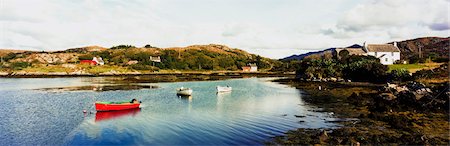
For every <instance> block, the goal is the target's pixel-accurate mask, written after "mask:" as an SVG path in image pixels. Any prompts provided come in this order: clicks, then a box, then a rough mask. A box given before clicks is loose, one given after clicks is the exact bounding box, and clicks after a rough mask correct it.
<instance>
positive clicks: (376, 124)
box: [266, 79, 450, 145]
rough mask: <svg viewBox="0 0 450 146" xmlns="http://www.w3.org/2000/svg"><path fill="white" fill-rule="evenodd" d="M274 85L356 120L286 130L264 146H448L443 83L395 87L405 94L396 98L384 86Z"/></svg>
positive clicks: (294, 82) (292, 82) (446, 97)
mask: <svg viewBox="0 0 450 146" xmlns="http://www.w3.org/2000/svg"><path fill="white" fill-rule="evenodd" d="M276 82H279V83H282V84H287V85H291V86H293V87H296V88H298V89H300V90H303V91H305V94H304V95H303V96H302V99H303V100H305V101H306V102H307V103H308V104H311V105H314V106H318V107H321V108H322V109H323V110H324V111H325V112H333V113H334V115H335V116H336V117H338V118H343V119H346V118H356V119H358V120H353V121H352V120H350V121H346V120H344V121H337V123H340V124H341V125H342V127H339V128H334V129H330V128H325V129H308V128H300V129H297V130H292V131H289V132H287V133H286V134H285V135H283V136H278V137H274V138H273V139H272V141H269V142H267V143H266V144H267V145H314V144H323V145H359V144H369V145H449V141H450V134H449V132H448V131H450V128H449V120H448V119H449V109H448V108H449V107H448V104H449V95H448V94H450V93H449V92H448V91H449V90H448V86H449V85H448V83H444V84H437V85H434V86H430V87H425V86H424V85H421V84H414V83H408V84H406V85H404V86H400V85H398V86H397V87H400V88H402V90H403V89H405V88H406V89H407V91H400V92H398V91H397V90H396V89H397V87H394V86H392V85H391V87H389V86H388V85H384V84H371V83H348V82H306V81H298V80H295V79H280V80H276ZM393 87H394V88H393ZM429 91H430V92H429ZM299 118H301V117H299Z"/></svg>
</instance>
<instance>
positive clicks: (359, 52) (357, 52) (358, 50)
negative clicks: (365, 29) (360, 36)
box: [336, 48, 366, 55]
mask: <svg viewBox="0 0 450 146" xmlns="http://www.w3.org/2000/svg"><path fill="white" fill-rule="evenodd" d="M342 50H347V51H348V54H349V55H363V54H366V52H365V51H364V50H363V49H362V48H339V49H336V52H337V53H338V54H339V52H340V51H342Z"/></svg>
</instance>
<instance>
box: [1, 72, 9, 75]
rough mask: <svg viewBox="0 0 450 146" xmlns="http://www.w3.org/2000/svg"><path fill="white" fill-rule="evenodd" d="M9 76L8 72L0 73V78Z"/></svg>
mask: <svg viewBox="0 0 450 146" xmlns="http://www.w3.org/2000/svg"><path fill="white" fill-rule="evenodd" d="M7 75H9V72H0V76H7Z"/></svg>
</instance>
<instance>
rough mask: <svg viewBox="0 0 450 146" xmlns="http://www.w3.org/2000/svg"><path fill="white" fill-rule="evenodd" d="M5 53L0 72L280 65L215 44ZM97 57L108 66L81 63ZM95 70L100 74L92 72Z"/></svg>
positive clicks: (267, 67)
mask: <svg viewBox="0 0 450 146" xmlns="http://www.w3.org/2000/svg"><path fill="white" fill-rule="evenodd" d="M0 52H1V51H0ZM4 52H5V53H3V55H1V56H2V58H3V62H2V63H1V64H0V65H1V66H0V70H9V71H11V70H23V71H30V72H33V71H34V72H77V71H80V70H81V71H85V72H108V71H118V70H120V71H122V72H130V71H140V72H153V71H170V70H172V71H222V70H226V71H239V70H241V67H242V66H246V65H247V64H249V63H256V64H257V66H258V68H259V70H261V71H268V70H270V69H272V67H273V66H274V64H276V63H277V62H278V61H275V60H272V59H268V58H264V57H261V56H258V55H254V54H249V53H247V52H245V51H243V50H240V49H235V48H229V47H227V46H224V45H215V44H210V45H193V46H187V47H172V48H157V47H152V46H150V45H147V46H145V47H142V48H139V47H135V46H130V45H119V46H114V47H111V48H104V47H99V46H88V47H81V48H72V49H67V50H64V51H56V52H6V51H4ZM151 56H160V57H161V61H162V62H161V63H158V62H152V61H151V60H150V57H151ZM93 57H102V58H103V60H104V61H105V66H107V67H105V66H104V67H99V66H85V65H80V64H79V62H80V60H91V59H92V58H93ZM92 68H98V69H97V70H100V71H92V70H93V69H92ZM105 68H106V69H105Z"/></svg>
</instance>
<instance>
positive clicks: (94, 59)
mask: <svg viewBox="0 0 450 146" xmlns="http://www.w3.org/2000/svg"><path fill="white" fill-rule="evenodd" d="M92 61H94V62H96V63H97V64H98V65H105V62H104V61H103V59H102V57H94V58H92Z"/></svg>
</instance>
